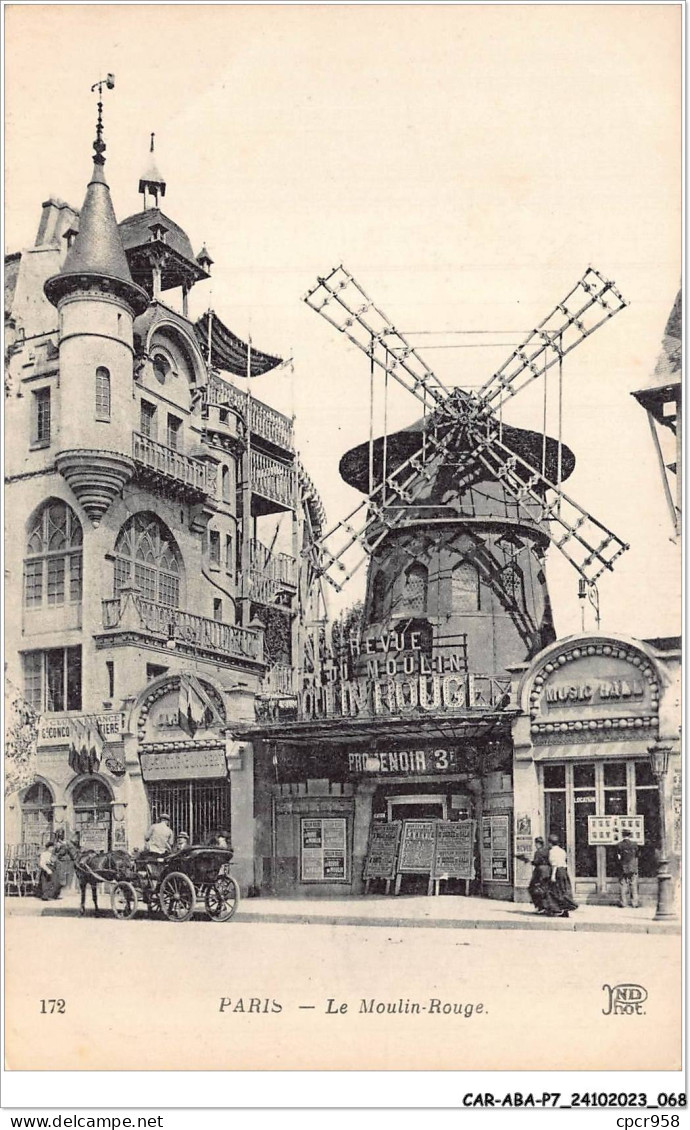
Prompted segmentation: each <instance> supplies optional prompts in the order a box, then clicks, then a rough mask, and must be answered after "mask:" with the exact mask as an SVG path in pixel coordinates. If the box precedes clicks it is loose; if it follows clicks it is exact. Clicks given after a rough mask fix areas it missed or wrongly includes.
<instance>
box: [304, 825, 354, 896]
mask: <svg viewBox="0 0 690 1130" xmlns="http://www.w3.org/2000/svg"><path fill="white" fill-rule="evenodd" d="M349 872H350V859H349V852H348V846H347V818H346V817H345V816H326V817H324V816H303V817H302V819H301V821H300V879H301V881H302V882H303V883H347V882H349V877H350V876H349Z"/></svg>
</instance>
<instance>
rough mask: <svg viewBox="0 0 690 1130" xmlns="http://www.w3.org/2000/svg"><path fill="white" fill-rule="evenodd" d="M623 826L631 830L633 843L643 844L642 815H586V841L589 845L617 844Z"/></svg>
mask: <svg viewBox="0 0 690 1130" xmlns="http://www.w3.org/2000/svg"><path fill="white" fill-rule="evenodd" d="M624 828H627V829H629V831H630V832H631V837H630V838H631V839H632V841H633V843H636V844H640V845H642V844H644V816H588V817H587V842H588V843H589V844H590V845H591V846H594V845H595V844H618V843H620V841H621V839H622V838H623V836H622V833H623V829H624Z"/></svg>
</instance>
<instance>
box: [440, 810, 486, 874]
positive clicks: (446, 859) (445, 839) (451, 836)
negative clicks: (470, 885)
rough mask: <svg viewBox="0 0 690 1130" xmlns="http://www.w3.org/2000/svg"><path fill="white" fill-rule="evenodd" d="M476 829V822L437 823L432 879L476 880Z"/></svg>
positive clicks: (446, 821)
mask: <svg viewBox="0 0 690 1130" xmlns="http://www.w3.org/2000/svg"><path fill="white" fill-rule="evenodd" d="M476 827H477V824H476V821H474V820H458V821H453V822H451V821H450V820H438V821H437V822H436V839H435V842H434V860H433V870H432V872H431V877H432V879H473V878H474V837H475V832H476Z"/></svg>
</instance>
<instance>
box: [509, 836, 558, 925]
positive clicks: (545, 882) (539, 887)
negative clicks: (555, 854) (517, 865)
mask: <svg viewBox="0 0 690 1130" xmlns="http://www.w3.org/2000/svg"><path fill="white" fill-rule="evenodd" d="M517 858H518V859H521V860H523V862H524V863H531V864H532V878H531V879H530V881H529V886H528V888H527V890H528V892H529V897H530V898H531V900H532V904H533V906H534V909H535V910H536V912H537V914H543V913H544V898H545V896H546V893H547V890H548V886H549V881H550V879H551V865H550V863H549V852H548V848H547V847H546V846H545V844H544V841H543V839H542V838H541V836H537V837H536V839H535V841H534V858H533V859H530V858H529V856H527V855H519V856H518V857H517Z"/></svg>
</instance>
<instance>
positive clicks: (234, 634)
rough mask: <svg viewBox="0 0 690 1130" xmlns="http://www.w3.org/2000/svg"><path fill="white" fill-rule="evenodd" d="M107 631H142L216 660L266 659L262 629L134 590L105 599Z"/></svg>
mask: <svg viewBox="0 0 690 1130" xmlns="http://www.w3.org/2000/svg"><path fill="white" fill-rule="evenodd" d="M102 603H103V627H104V629H105V630H106V631H108V632H112V631H118V632H132V633H134V634H140V635H141V634H143V635H146V636H147V637H149V638H150V639H152V640H154V641H159V642H160V643H161V644H162V645H163V646H166V647H171V645H172V644H173V643H174V644H175V648H176V649H178V650H179V651H184V652H186V653H187V654H193V655H197V654H198V655H203V656H205V657H208V658H211V659H215V660H216V661H218V660H221V661H228V660H245V661H248V662H251V663H263V643H264V640H263V632H262V631H260V630H257V629H256V628H242V627H240V626H239V625H237V624H224V623H223V622H222V621H221V620H210V619H208V618H207V617H206V616H196V615H195V614H194V613H192V612H182V611H181V610H180V609H179V608H169V607H168V606H167V605H165V604H157V603H155V602H154V601H152V600H146V599H144V598H143V597H142V596H141V595H140V594H139V593H137V592H134V591H132V590H130V591H128V592H126V593H123V594H121V595H120V596H117V597H114V598H113V599H112V600H104V601H103V602H102Z"/></svg>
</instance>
